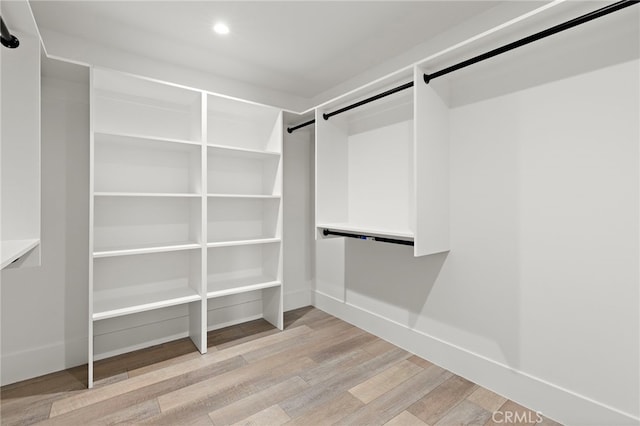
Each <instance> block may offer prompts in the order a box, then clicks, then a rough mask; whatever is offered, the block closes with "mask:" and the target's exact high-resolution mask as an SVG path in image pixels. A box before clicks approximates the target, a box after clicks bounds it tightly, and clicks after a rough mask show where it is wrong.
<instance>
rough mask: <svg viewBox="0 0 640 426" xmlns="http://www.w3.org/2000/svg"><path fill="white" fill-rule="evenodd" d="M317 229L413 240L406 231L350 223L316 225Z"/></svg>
mask: <svg viewBox="0 0 640 426" xmlns="http://www.w3.org/2000/svg"><path fill="white" fill-rule="evenodd" d="M316 227H317V228H319V229H331V230H333V231H343V232H353V233H358V234H364V235H371V236H374V237H398V238H404V239H411V240H413V235H414V234H413V232H411V231H410V230H408V229H388V228H379V227H373V226H360V225H353V224H350V223H318V224H316Z"/></svg>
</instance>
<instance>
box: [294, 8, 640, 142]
mask: <svg viewBox="0 0 640 426" xmlns="http://www.w3.org/2000/svg"><path fill="white" fill-rule="evenodd" d="M638 3H640V0H621V1H619V2H617V3H613V4H610V5H608V6H605V7H602V8H600V9H597V10H594V11H593V12H589V13H586V14H584V15H581V16H578V17H577V18H573V19H571V20H569V21H566V22H563V23H561V24H558V25H555V26H553V27H550V28H547V29H546V30H542V31H540V32H537V33H535V34H532V35H530V36H528V37H524V38H521V39H520V40H516V41H514V42H511V43H509V44H505V45H504V46H501V47H498V48H496V49H493V50H490V51H489V52H486V53H483V54H481V55H478V56H475V57H473V58H470V59H467V60H465V61H462V62H459V63H457V64H455V65H451V66H449V67H447V68H444V69H441V70H440V71H436V72H433V73H431V74H424V82H425V83H427V84H429V82H430V81H431V80H433V79H434V78H438V77H442V76H443V75H446V74H449V73H452V72H454V71H457V70H459V69H462V68H466V67H468V66H469V65H473V64H476V63H478V62H481V61H484V60H486V59H490V58H493V57H494V56H498V55H500V54H502V53H505V52H508V51H510V50H514V49H517V48H518V47H522V46H525V45H527V44H529V43H533V42H534V41H537V40H540V39H543V38H545V37H549V36H551V35H553V34H557V33H559V32H562V31H565V30H568V29H570V28H573V27H575V26H578V25H581V24H584V23H585V22H589V21H592V20H594V19H596V18H600V17H602V16H605V15H608V14H610V13H613V12H615V11H617V10H620V9H624V8H626V7H629V6H633V5H634V4H638ZM410 87H413V82H412V81H410V82H409V83H406V84H403V85H401V86H398V87H395V88H393V89H391V90H387V91H386V92H383V93H380V94H378V95H375V96H371V97H370V98H367V99H364V100H362V101H359V102H356V103H354V104H351V105H348V106H346V107H344V108H340V109H339V110H336V111H333V112H330V113H325V114H322V117H323V118H324V119H325V120H328V119H329V118H330V117H333V116H334V115H337V114H340V113H343V112H345V111H349V110H350V109H353V108H357V107H359V106H362V105H364V104H367V103H369V102H373V101H376V100H378V99H380V98H384V97H385V96H389V95H392V94H394V93H396V92H399V91H401V90H405V89H408V88H410ZM313 123H315V120H311V121H307V122H306V123H302V124H299V125H298V126H294V127H290V128H288V129H287V131H288V132H289V133H291V132H293V131H294V130H296V129H299V128H300V127H304V126H308V125H310V124H313Z"/></svg>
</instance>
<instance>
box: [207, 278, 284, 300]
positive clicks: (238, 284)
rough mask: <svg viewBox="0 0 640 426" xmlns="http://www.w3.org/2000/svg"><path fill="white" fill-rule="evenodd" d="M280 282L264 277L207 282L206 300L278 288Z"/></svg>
mask: <svg viewBox="0 0 640 426" xmlns="http://www.w3.org/2000/svg"><path fill="white" fill-rule="evenodd" d="M280 285H281V283H280V281H276V280H274V279H273V278H270V277H266V276H264V275H257V276H251V277H244V278H235V279H229V280H224V281H209V288H210V289H211V290H209V291H208V292H207V298H213V297H222V296H229V295H231V294H238V293H246V292H249V291H254V290H262V289H264V288H271V287H278V286H280Z"/></svg>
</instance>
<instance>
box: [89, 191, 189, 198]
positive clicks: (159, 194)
mask: <svg viewBox="0 0 640 426" xmlns="http://www.w3.org/2000/svg"><path fill="white" fill-rule="evenodd" d="M93 195H94V196H96V197H166V198H200V197H201V195H200V194H191V193H171V192H94V193H93Z"/></svg>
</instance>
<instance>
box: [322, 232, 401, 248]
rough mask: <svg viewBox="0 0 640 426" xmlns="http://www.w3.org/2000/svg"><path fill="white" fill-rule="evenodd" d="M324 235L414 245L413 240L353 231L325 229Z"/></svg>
mask: <svg viewBox="0 0 640 426" xmlns="http://www.w3.org/2000/svg"><path fill="white" fill-rule="evenodd" d="M322 235H324V236H325V237H326V236H328V235H335V236H337V237H349V238H356V239H358V240H369V241H378V242H381V243H392V244H400V245H403V246H413V241H407V240H398V239H395V238H385V237H374V236H371V235H364V234H352V233H351V232H339V231H331V230H329V229H323V230H322Z"/></svg>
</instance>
